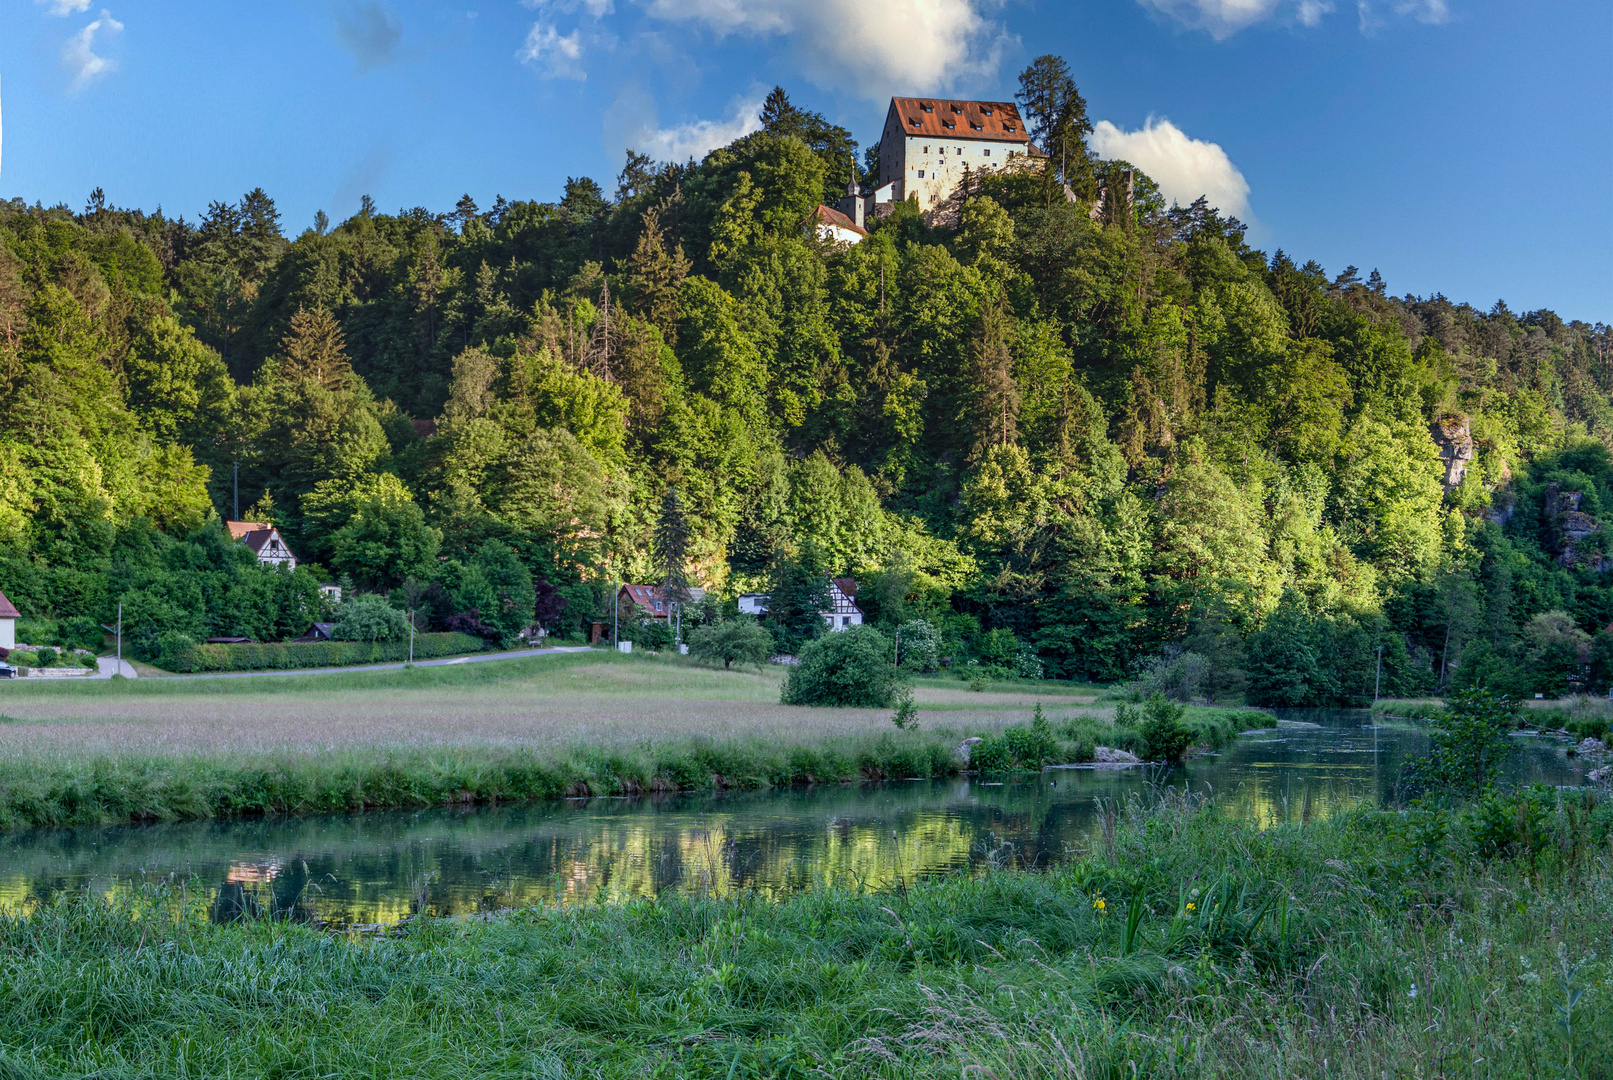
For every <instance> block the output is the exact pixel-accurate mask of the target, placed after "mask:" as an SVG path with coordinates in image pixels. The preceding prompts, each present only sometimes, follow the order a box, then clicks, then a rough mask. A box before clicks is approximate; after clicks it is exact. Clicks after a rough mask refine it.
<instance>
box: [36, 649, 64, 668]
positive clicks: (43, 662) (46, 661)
mask: <svg viewBox="0 0 1613 1080" xmlns="http://www.w3.org/2000/svg"><path fill="white" fill-rule="evenodd" d="M37 652H38V654H39V666H40V667H42V668H46V667H55V666H56V663H57V661H58V659H59V656H58V654H57V652H56V650H55V649H52V648H51V647H50V646H48V645H44V646H41V647H40V648H39V649H38V650H37Z"/></svg>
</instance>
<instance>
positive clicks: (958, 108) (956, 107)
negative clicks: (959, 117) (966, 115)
mask: <svg viewBox="0 0 1613 1080" xmlns="http://www.w3.org/2000/svg"><path fill="white" fill-rule="evenodd" d="M952 111H953V112H955V113H962V112H963V106H962V105H954V106H952Z"/></svg>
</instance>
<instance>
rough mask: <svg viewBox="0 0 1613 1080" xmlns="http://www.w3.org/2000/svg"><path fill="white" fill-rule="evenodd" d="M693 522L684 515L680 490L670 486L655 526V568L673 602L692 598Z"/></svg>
mask: <svg viewBox="0 0 1613 1080" xmlns="http://www.w3.org/2000/svg"><path fill="white" fill-rule="evenodd" d="M688 561H689V522H688V520H687V519H686V518H685V517H684V515H683V502H682V500H680V499H679V498H678V489H677V488H676V487H674V486H671V485H669V486H668V487H667V489H666V494H665V495H663V496H662V497H661V513H660V516H659V517H658V518H657V519H656V522H655V566H656V569H657V570H658V571H659V572H660V576H661V587H662V589H663V590H664V592H665V594H666V598H667V600H669V601H672V602H676V603H681V602H682V601H684V600H687V599H688V598H689V569H688Z"/></svg>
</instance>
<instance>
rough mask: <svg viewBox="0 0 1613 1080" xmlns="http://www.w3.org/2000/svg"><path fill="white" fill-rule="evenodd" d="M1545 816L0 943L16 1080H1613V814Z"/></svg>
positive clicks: (147, 911) (1171, 815) (1240, 832)
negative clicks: (796, 882)
mask: <svg viewBox="0 0 1613 1080" xmlns="http://www.w3.org/2000/svg"><path fill="white" fill-rule="evenodd" d="M1535 798H1536V799H1537V801H1538V800H1539V798H1541V797H1540V796H1536V797H1535ZM1508 814H1510V810H1509V811H1508ZM1508 814H1503V815H1501V818H1505V819H1506V820H1507V821H1516V820H1521V818H1518V817H1516V816H1508ZM1526 816H1528V817H1529V819H1530V821H1531V822H1532V824H1531V825H1529V827H1528V828H1527V829H1525V830H1524V831H1521V832H1516V833H1509V834H1508V835H1507V836H1505V837H1502V836H1501V835H1500V834H1499V833H1497V832H1496V831H1495V830H1496V829H1497V828H1503V829H1505V828H1510V826H1507V825H1505V822H1501V818H1496V820H1491V816H1490V815H1487V813H1486V812H1483V811H1482V810H1475V811H1472V812H1466V813H1463V812H1454V813H1453V812H1444V811H1428V812H1415V813H1402V814H1392V813H1379V812H1359V813H1356V814H1354V815H1351V816H1345V817H1341V818H1335V819H1329V820H1324V821H1313V822H1310V823H1308V824H1284V825H1278V826H1274V827H1271V828H1267V829H1265V830H1260V829H1257V828H1255V827H1253V826H1251V825H1248V824H1246V823H1243V822H1239V821H1231V820H1226V819H1223V818H1222V817H1220V816H1219V815H1218V814H1217V812H1216V810H1215V808H1214V805H1213V804H1210V805H1208V806H1205V805H1203V804H1199V803H1196V802H1193V801H1188V800H1184V799H1183V798H1182V797H1180V796H1173V797H1170V798H1167V799H1163V800H1161V801H1160V802H1158V803H1155V804H1154V805H1151V806H1147V805H1143V804H1142V803H1141V802H1134V803H1132V804H1131V805H1129V806H1124V807H1111V810H1110V813H1109V814H1108V815H1107V817H1106V819H1105V820H1104V821H1103V823H1102V824H1100V826H1099V827H1098V828H1096V829H1095V830H1094V831H1093V832H1092V834H1091V835H1090V836H1089V837H1088V838H1087V841H1086V845H1085V847H1084V849H1082V850H1078V851H1075V852H1072V856H1071V858H1070V859H1069V860H1068V861H1067V862H1066V863H1065V864H1063V865H1061V866H1059V867H1057V868H1055V869H1053V870H1051V871H1047V872H1043V873H1029V872H1020V871H1016V870H1013V869H1002V870H994V871H988V872H986V873H984V874H980V875H977V876H973V877H959V878H953V879H947V880H942V881H939V882H932V883H927V884H926V883H913V884H909V885H908V886H907V887H905V888H901V889H898V890H895V891H893V892H888V893H884V894H879V895H869V894H865V893H861V892H855V891H824V892H811V893H803V894H797V895H796V896H794V897H793V898H790V899H787V900H785V901H783V902H779V903H769V902H766V901H764V900H762V899H760V898H758V897H756V896H754V895H750V894H745V893H739V894H734V895H728V896H707V897H694V898H663V899H660V900H654V901H637V902H633V903H629V904H627V905H624V906H619V907H613V906H608V905H578V906H574V907H564V908H546V909H536V910H534V909H527V910H522V911H515V912H509V913H505V914H503V915H501V916H494V917H490V918H488V919H485V920H475V921H444V920H433V919H429V918H421V919H415V920H413V921H411V923H410V924H409V926H408V928H407V930H406V931H405V932H403V933H401V934H399V935H396V936H392V937H388V938H385V939H381V940H360V939H357V938H346V937H339V936H333V935H330V934H327V933H324V932H321V931H319V930H315V929H311V928H309V927H306V926H294V925H287V924H282V923H262V922H259V923H251V922H248V923H238V924H234V925H228V926H219V925H211V924H209V923H208V922H207V919H206V913H205V910H204V906H205V905H204V904H203V902H202V901H201V900H200V899H199V898H197V897H194V896H190V897H186V896H184V895H183V894H182V890H181V889H179V888H178V887H169V888H166V889H157V890H148V891H145V892H143V893H139V894H136V895H134V896H133V897H125V898H124V899H122V900H118V901H112V902H109V901H106V900H104V899H100V898H96V897H93V896H90V895H87V894H86V895H84V896H80V897H76V898H69V899H65V900H62V901H59V902H57V903H54V904H52V905H50V906H48V907H45V908H43V909H40V910H37V911H35V912H34V913H32V914H31V915H29V916H27V917H22V918H0V1075H3V1076H7V1077H46V1076H50V1077H77V1076H90V1075H96V1076H104V1075H108V1074H109V1071H115V1069H117V1068H122V1067H124V1066H125V1065H127V1066H129V1067H130V1068H134V1067H135V1063H138V1069H137V1071H141V1072H142V1073H146V1074H153V1075H196V1076H233V1075H243V1076H244V1075H252V1076H263V1075H275V1076H292V1075H309V1076H313V1075H341V1076H355V1075H364V1076H382V1075H408V1076H411V1077H422V1078H434V1077H460V1076H467V1075H474V1076H479V1077H512V1078H513V1077H532V1076H539V1077H572V1076H588V1077H605V1078H615V1077H635V1078H637V1077H645V1076H690V1077H707V1076H713V1077H728V1076H734V1077H739V1076H747V1077H759V1076H765V1077H808V1076H815V1077H822V1076H829V1077H868V1076H875V1077H920V1078H927V1077H958V1076H960V1075H962V1076H998V1077H1009V1076H1013V1077H1026V1078H1037V1077H1049V1078H1052V1077H1058V1078H1075V1077H1092V1078H1099V1077H1102V1078H1110V1077H1112V1078H1116V1080H1118V1078H1121V1077H1134V1076H1172V1077H1184V1078H1194V1077H1229V1076H1237V1077H1253V1078H1264V1077H1273V1078H1275V1077H1296V1076H1297V1077H1321V1076H1327V1077H1334V1078H1342V1080H1349V1078H1354V1077H1360V1078H1363V1080H1365V1078H1367V1077H1372V1078H1378V1077H1381V1076H1384V1075H1391V1076H1409V1075H1422V1076H1447V1077H1456V1076H1462V1077H1466V1076H1474V1077H1521V1076H1567V1077H1579V1078H1587V1080H1596V1078H1606V1077H1608V1076H1609V1075H1610V1070H1613V1058H1610V1057H1609V1056H1608V1055H1607V1053H1606V1048H1607V1046H1608V1045H1609V1043H1610V1040H1613V985H1610V981H1613V962H1610V961H1613V955H1610V953H1613V950H1610V943H1609V940H1608V931H1607V927H1608V926H1609V925H1610V924H1613V852H1610V848H1609V840H1608V832H1609V828H1610V826H1613V816H1610V814H1609V813H1608V808H1607V807H1604V806H1597V805H1596V804H1595V803H1594V802H1593V801H1591V800H1590V799H1589V798H1588V797H1587V796H1585V795H1581V794H1576V795H1573V796H1570V797H1565V798H1564V799H1562V800H1561V801H1559V800H1557V799H1556V798H1555V797H1553V798H1549V799H1547V801H1545V802H1540V803H1539V805H1538V806H1537V807H1536V808H1535V810H1533V811H1531V812H1530V814H1529V815H1526ZM1498 822H1501V823H1500V824H1498Z"/></svg>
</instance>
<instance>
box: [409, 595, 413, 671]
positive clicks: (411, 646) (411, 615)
mask: <svg viewBox="0 0 1613 1080" xmlns="http://www.w3.org/2000/svg"><path fill="white" fill-rule="evenodd" d="M409 666H410V667H414V609H412V608H411V609H410V610H409Z"/></svg>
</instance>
